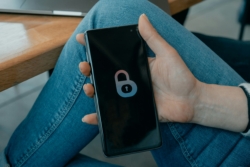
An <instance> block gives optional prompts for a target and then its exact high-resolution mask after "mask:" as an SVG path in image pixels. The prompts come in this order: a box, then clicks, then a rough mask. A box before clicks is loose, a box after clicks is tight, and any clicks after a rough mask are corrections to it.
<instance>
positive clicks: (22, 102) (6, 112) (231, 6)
mask: <svg viewBox="0 0 250 167" xmlns="http://www.w3.org/2000/svg"><path fill="white" fill-rule="evenodd" d="M240 3H241V0H209V1H204V2H202V3H200V4H198V5H196V6H194V7H193V8H192V9H191V11H190V13H189V16H188V19H187V22H186V27H187V29H189V30H191V31H195V32H201V33H204V34H208V35H214V36H224V37H230V38H234V39H237V37H238V33H239V28H240V26H239V24H238V23H237V12H238V9H239V6H240ZM244 40H250V26H248V27H247V28H246V30H245V34H244ZM47 80H48V76H47V73H43V74H41V75H39V76H37V77H34V78H32V79H30V80H28V81H26V82H24V83H21V84H19V85H17V86H15V87H13V88H10V89H8V90H6V91H3V92H1V93H0V151H1V150H3V149H4V147H5V146H6V144H7V142H8V139H9V137H10V136H11V134H12V133H13V131H14V129H15V128H16V127H17V126H18V124H19V123H20V122H21V121H22V120H23V119H24V117H25V116H26V115H27V113H28V111H29V109H30V108H31V106H32V104H33V103H34V100H35V99H36V97H37V96H38V94H39V92H40V91H41V89H42V87H43V85H44V84H45V82H46V81H47ZM82 153H84V154H86V155H89V156H91V157H95V158H97V159H99V160H104V161H107V162H111V163H115V164H120V165H123V166H136V167H140V166H142V167H144V166H147V167H151V166H152V167H153V166H156V164H155V162H154V160H153V158H152V156H151V154H150V152H145V153H140V154H133V155H128V156H123V157H118V158H112V159H108V158H105V157H104V155H103V153H102V150H101V143H100V139H99V136H97V137H96V138H95V139H94V140H93V141H92V142H91V143H90V144H89V145H88V146H87V147H86V148H84V149H83V150H82Z"/></svg>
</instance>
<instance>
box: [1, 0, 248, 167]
mask: <svg viewBox="0 0 250 167" xmlns="http://www.w3.org/2000/svg"><path fill="white" fill-rule="evenodd" d="M142 13H145V14H146V15H147V16H148V17H149V20H150V21H151V22H152V24H153V25H154V26H155V28H156V29H157V31H158V32H159V33H160V35H161V36H162V37H163V38H164V39H165V40H166V41H168V42H169V43H170V44H171V45H172V46H173V47H174V48H175V49H176V50H177V51H178V52H179V54H180V55H181V57H182V58H183V60H184V61H185V63H186V64H187V66H188V67H189V69H190V70H191V71H192V73H193V74H194V75H195V76H196V77H197V78H198V79H199V80H201V81H203V82H206V83H214V84H221V85H234V86H236V85H239V84H240V83H242V82H244V80H243V79H242V78H241V77H240V76H239V75H238V74H237V73H236V72H235V71H234V70H232V69H231V68H230V67H229V66H228V65H227V64H226V63H224V62H223V61H222V60H221V59H220V58H219V57H218V56H217V55H216V54H215V53H214V52H213V51H211V50H210V49H209V48H208V47H207V46H206V45H204V44H203V43H202V42H200V40H198V39H197V38H196V37H195V36H194V35H193V34H191V33H190V32H189V31H187V30H186V29H185V28H183V27H182V26H181V25H179V23H177V22H176V21H174V20H173V19H172V18H171V17H170V16H169V15H167V14H166V13H164V12H163V11H162V10H160V9H159V8H158V7H156V6H155V5H153V4H151V3H150V2H148V1H146V0H136V1H135V0H100V1H99V2H98V3H97V4H96V5H95V6H94V7H93V8H92V10H91V11H90V12H89V13H88V15H87V16H86V17H85V18H84V19H83V21H82V22H81V23H80V25H79V26H78V28H77V29H76V30H75V32H74V33H73V35H72V37H71V38H70V39H69V41H68V42H67V44H66V45H65V47H64V49H63V51H62V53H61V55H60V58H59V60H58V62H57V65H56V68H55V70H54V72H53V74H52V76H51V78H50V79H49V81H48V82H47V84H46V85H45V87H44V88H43V90H42V92H41V94H40V95H39V97H38V99H37V100H36V102H35V104H34V106H33V107H32V109H31V111H30V112H29V114H28V116H27V117H26V118H25V119H24V120H23V122H22V123H21V124H20V125H19V126H18V128H17V129H16V131H15V132H14V133H13V135H12V137H11V139H10V141H9V143H8V146H7V147H6V149H5V155H6V159H7V161H8V163H9V164H11V165H12V166H13V167H19V166H32V167H35V166H56V167H58V166H65V165H67V164H70V163H72V164H75V165H74V166H84V165H85V166H101V164H100V163H99V162H95V161H93V163H91V165H90V163H89V161H88V159H87V158H86V160H85V158H84V157H83V158H76V155H77V154H78V152H79V151H80V150H81V149H82V148H83V147H84V146H86V145H87V144H88V143H89V142H90V141H91V140H92V139H93V138H94V137H95V136H96V135H97V133H98V127H97V126H93V125H87V124H84V123H82V122H81V118H82V117H83V116H84V115H86V114H89V113H93V112H95V106H94V102H93V99H90V98H88V97H87V96H86V95H85V94H84V92H83V90H82V86H83V84H84V83H87V82H89V80H88V79H87V78H86V77H85V76H83V75H82V74H81V73H80V71H79V69H78V64H79V63H80V62H81V61H86V55H85V48H84V47H83V46H82V45H80V44H79V43H78V42H77V41H76V39H75V36H76V34H78V33H83V32H85V31H86V30H88V29H95V28H103V27H111V26H121V25H128V24H136V23H138V18H139V16H140V15H141V14H142ZM62 27H63V26H62ZM148 54H149V55H150V56H154V54H153V52H152V51H151V50H149V51H148ZM161 131H162V138H163V146H162V147H161V148H160V149H157V150H153V151H152V154H153V156H154V158H155V160H156V162H157V164H158V165H159V166H171V167H173V166H178V167H179V166H209V167H211V166H227V167H228V166H250V161H249V157H250V140H249V139H247V138H245V137H243V136H242V135H241V134H239V133H233V132H228V131H224V130H219V129H214V128H207V127H203V126H199V125H195V124H179V123H162V124H161ZM74 160H77V161H78V163H74ZM80 161H81V163H79V162H80ZM95 163H96V164H95ZM105 165H107V164H104V165H103V166H105Z"/></svg>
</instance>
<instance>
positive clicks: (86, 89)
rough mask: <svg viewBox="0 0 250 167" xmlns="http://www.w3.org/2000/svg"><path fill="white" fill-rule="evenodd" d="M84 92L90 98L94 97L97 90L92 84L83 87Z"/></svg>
mask: <svg viewBox="0 0 250 167" xmlns="http://www.w3.org/2000/svg"><path fill="white" fill-rule="evenodd" d="M83 90H84V92H85V94H86V95H87V96H88V97H94V93H95V90H94V87H93V85H92V84H85V85H83Z"/></svg>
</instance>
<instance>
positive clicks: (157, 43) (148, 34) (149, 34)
mask: <svg viewBox="0 0 250 167" xmlns="http://www.w3.org/2000/svg"><path fill="white" fill-rule="evenodd" d="M138 27H139V32H140V34H141V36H142V38H143V39H144V40H145V41H146V42H147V44H148V46H149V47H150V48H151V49H152V50H153V52H154V53H155V54H156V55H158V56H159V55H165V54H166V53H171V52H173V51H174V48H173V47H172V46H170V45H169V44H168V43H167V42H166V41H165V40H164V39H163V38H162V37H161V36H160V35H159V34H158V32H157V31H156V30H155V29H154V27H153V26H152V24H151V23H150V22H149V20H148V18H147V16H146V15H145V14H142V15H141V16H140V18H139V26H138Z"/></svg>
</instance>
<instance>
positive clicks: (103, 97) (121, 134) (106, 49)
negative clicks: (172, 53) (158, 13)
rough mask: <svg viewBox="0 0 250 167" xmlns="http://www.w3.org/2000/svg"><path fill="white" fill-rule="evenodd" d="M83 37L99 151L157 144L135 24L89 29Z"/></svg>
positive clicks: (117, 151) (146, 72)
mask: <svg viewBox="0 0 250 167" xmlns="http://www.w3.org/2000/svg"><path fill="white" fill-rule="evenodd" d="M85 41H86V48H87V54H88V56H87V57H88V61H89V62H90V65H91V70H92V74H91V80H92V83H93V85H94V87H95V104H96V109H97V114H98V121H99V127H100V134H101V138H102V142H103V143H102V144H103V150H104V153H105V154H106V155H107V156H116V155H120V154H128V153H132V152H138V151H143V150H149V149H153V148H157V147H160V146H161V135H160V131H159V126H158V119H157V118H158V116H157V111H156V106H155V102H154V96H153V90H152V84H151V77H150V71H149V66H148V60H147V55H146V51H145V42H144V41H143V39H142V38H141V36H140V34H139V31H138V28H137V25H131V26H123V27H115V28H105V29H98V30H90V31H87V32H86V33H85Z"/></svg>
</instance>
